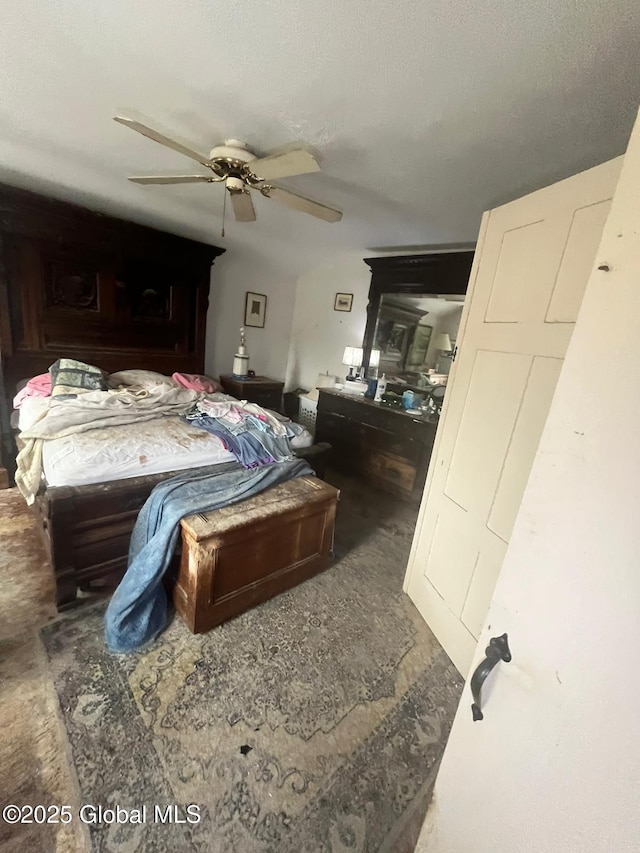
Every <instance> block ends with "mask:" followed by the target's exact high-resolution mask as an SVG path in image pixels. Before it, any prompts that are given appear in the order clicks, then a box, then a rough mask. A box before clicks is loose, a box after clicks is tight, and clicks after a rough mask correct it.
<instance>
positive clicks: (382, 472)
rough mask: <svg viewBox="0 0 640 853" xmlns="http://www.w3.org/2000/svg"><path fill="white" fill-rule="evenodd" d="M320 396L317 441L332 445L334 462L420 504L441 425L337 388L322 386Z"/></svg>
mask: <svg viewBox="0 0 640 853" xmlns="http://www.w3.org/2000/svg"><path fill="white" fill-rule="evenodd" d="M319 395H320V396H319V400H318V415H317V421H316V441H327V442H329V443H330V444H331V445H332V446H333V453H332V460H333V462H334V463H335V464H336V465H338V466H339V467H344V468H346V469H349V470H351V471H354V472H356V473H358V474H360V475H361V476H362V477H364V478H366V479H368V480H370V481H371V482H372V483H374V484H375V485H377V486H379V487H380V488H382V489H385V490H387V491H390V492H393V493H394V494H396V495H398V496H400V497H404V498H408V499H410V500H413V501H419V500H420V498H421V497H422V491H423V489H424V482H425V479H426V476H427V469H428V467H429V459H430V458H431V450H432V448H433V442H434V439H435V434H436V428H437V422H434V421H430V420H427V419H426V418H425V417H417V416H415V415H409V414H407V413H406V412H405V411H403V410H401V409H391V408H388V407H387V406H383V405H381V404H380V403H374V402H373V400H367V399H365V398H364V397H358V396H354V395H352V394H345V393H344V392H342V391H338V390H335V389H333V388H320V389H319Z"/></svg>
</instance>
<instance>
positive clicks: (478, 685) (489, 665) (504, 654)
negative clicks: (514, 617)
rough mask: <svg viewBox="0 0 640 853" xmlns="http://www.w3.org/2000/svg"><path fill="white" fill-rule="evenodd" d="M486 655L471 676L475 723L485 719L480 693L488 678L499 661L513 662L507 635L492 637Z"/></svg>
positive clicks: (472, 707) (472, 709) (472, 708)
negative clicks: (481, 707)
mask: <svg viewBox="0 0 640 853" xmlns="http://www.w3.org/2000/svg"><path fill="white" fill-rule="evenodd" d="M484 653H485V655H486V658H485V659H484V660H483V661H482V663H481V664H479V666H478V667H477V668H476V671H475V672H474V673H473V675H472V676H471V695H472V696H473V705H472V706H471V712H472V713H473V719H474V721H478V720H482V719H484V715H483V713H482V711H481V710H480V693H481V691H482V685H483V684H484V682H485V679H486V677H487V676H488V675H489V673H490V672H491V670H492V669H493V668H494V666H495V665H496V664H497V663H498V661H499V660H503V661H504V662H505V663H509V661H510V660H511V652H510V650H509V643H508V641H507V635H506V634H503V635H502V636H501V637H492V638H491V639H490V640H489V645H488V646H487V648H486V649H485V652H484Z"/></svg>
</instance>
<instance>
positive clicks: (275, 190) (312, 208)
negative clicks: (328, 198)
mask: <svg viewBox="0 0 640 853" xmlns="http://www.w3.org/2000/svg"><path fill="white" fill-rule="evenodd" d="M260 191H261V192H262V194H263V195H266V196H267V198H274V199H275V200H276V201H279V202H280V203H281V204H284V205H286V206H287V207H291V208H293V210H301V211H302V212H303V213H308V214H310V215H311V216H316V217H317V218H318V219H324V220H325V222H340V220H341V219H342V213H341V212H340V211H339V210H336V209H335V208H334V207H329V205H327V204H320V202H319V201H312V200H311V199H310V198H306V196H303V195H298V193H293V192H291V190H285V189H283V188H282V187H264V188H261V190H260Z"/></svg>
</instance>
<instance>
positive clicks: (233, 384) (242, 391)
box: [220, 373, 284, 412]
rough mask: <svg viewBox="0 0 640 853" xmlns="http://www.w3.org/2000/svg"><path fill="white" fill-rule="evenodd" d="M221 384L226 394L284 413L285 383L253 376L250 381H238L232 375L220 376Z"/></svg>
mask: <svg viewBox="0 0 640 853" xmlns="http://www.w3.org/2000/svg"><path fill="white" fill-rule="evenodd" d="M220 384H221V385H222V387H223V389H224V392H225V394H230V395H231V396H232V397H237V398H238V400H248V402H249V403H257V404H258V405H259V406H262V408H263V409H274V410H275V411H276V412H281V411H282V389H283V388H284V382H277V381H276V380H275V379H268V378H267V377H266V376H251V377H250V378H249V379H236V377H235V376H232V375H231V374H230V373H224V374H222V375H221V376H220Z"/></svg>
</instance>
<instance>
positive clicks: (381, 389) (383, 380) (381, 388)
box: [374, 373, 387, 403]
mask: <svg viewBox="0 0 640 853" xmlns="http://www.w3.org/2000/svg"><path fill="white" fill-rule="evenodd" d="M386 390H387V377H386V376H385V374H384V373H383V374H382V376H381V377H380V379H378V387H377V388H376V396H375V397H374V403H379V402H380V400H382V395H383V394H384V393H385V391H386Z"/></svg>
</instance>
